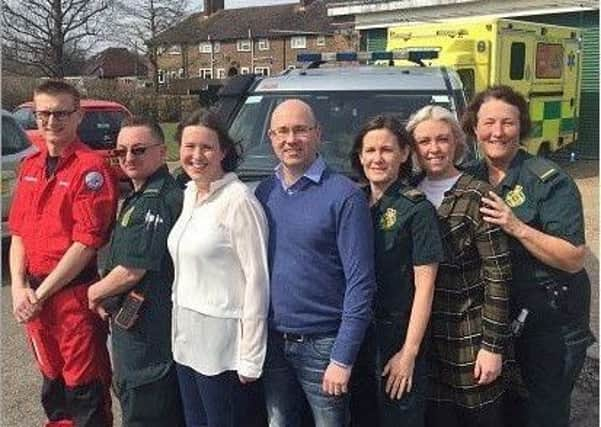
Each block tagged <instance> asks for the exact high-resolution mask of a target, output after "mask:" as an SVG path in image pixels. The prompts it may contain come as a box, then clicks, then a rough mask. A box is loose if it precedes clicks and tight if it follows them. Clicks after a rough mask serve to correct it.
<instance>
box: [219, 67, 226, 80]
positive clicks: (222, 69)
mask: <svg viewBox="0 0 601 427" xmlns="http://www.w3.org/2000/svg"><path fill="white" fill-rule="evenodd" d="M217 78H218V79H225V68H217Z"/></svg>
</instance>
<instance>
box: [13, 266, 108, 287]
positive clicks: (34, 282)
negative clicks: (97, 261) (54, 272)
mask: <svg viewBox="0 0 601 427" xmlns="http://www.w3.org/2000/svg"><path fill="white" fill-rule="evenodd" d="M46 277H48V275H47V274H46V275H43V276H35V275H33V274H31V273H29V272H26V273H25V279H26V280H27V282H28V283H29V286H31V288H32V289H37V288H38V286H40V285H41V284H42V282H43V281H44V280H46ZM96 278H98V272H97V271H96V267H86V268H85V269H83V270H82V271H80V272H79V274H78V275H77V276H75V277H74V278H73V279H72V280H71V281H70V282H69V283H67V284H66V285H65V286H64V288H66V287H68V286H75V285H80V284H82V283H89V282H91V281H93V280H96Z"/></svg>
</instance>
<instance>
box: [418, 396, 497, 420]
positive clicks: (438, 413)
mask: <svg viewBox="0 0 601 427" xmlns="http://www.w3.org/2000/svg"><path fill="white" fill-rule="evenodd" d="M502 402H503V399H502V398H501V397H500V398H498V399H497V400H495V401H494V402H492V403H489V404H487V405H485V406H483V407H481V408H464V407H462V406H459V405H456V404H455V403H453V402H436V401H428V404H427V409H426V427H504V426H505V422H504V419H503V416H504V415H503V403H502Z"/></svg>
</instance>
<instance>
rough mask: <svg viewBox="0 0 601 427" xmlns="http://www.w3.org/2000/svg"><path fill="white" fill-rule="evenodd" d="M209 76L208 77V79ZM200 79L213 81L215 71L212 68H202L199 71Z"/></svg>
mask: <svg viewBox="0 0 601 427" xmlns="http://www.w3.org/2000/svg"><path fill="white" fill-rule="evenodd" d="M207 76H208V77H207ZM198 77H200V78H201V79H207V80H208V79H212V78H213V70H211V69H210V68H204V67H201V68H199V69H198Z"/></svg>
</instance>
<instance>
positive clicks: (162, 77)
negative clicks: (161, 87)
mask: <svg viewBox="0 0 601 427" xmlns="http://www.w3.org/2000/svg"><path fill="white" fill-rule="evenodd" d="M157 76H158V77H159V84H164V83H165V70H161V69H160V68H159V69H158V70H157Z"/></svg>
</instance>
